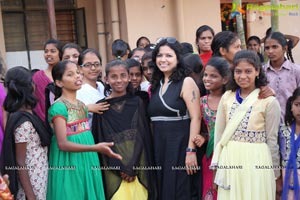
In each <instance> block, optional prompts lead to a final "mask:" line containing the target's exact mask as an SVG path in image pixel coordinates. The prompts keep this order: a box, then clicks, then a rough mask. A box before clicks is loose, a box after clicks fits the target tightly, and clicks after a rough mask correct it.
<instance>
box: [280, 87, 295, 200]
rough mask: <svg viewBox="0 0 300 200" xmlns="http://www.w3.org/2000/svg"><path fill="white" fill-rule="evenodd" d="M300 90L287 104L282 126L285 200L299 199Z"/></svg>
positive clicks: (281, 139)
mask: <svg viewBox="0 0 300 200" xmlns="http://www.w3.org/2000/svg"><path fill="white" fill-rule="evenodd" d="M299 133H300V88H299V87H298V88H297V89H296V90H295V91H294V92H293V95H292V96H291V97H289V98H288V100H287V103H286V112H285V124H284V125H281V126H280V131H279V134H280V135H279V136H280V151H281V156H282V166H283V167H284V169H283V170H282V174H283V192H282V199H283V200H287V199H289V200H296V199H299V198H300V197H299V181H300V169H299V168H300V156H299V155H300V137H299Z"/></svg>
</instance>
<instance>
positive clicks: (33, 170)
mask: <svg viewBox="0 0 300 200" xmlns="http://www.w3.org/2000/svg"><path fill="white" fill-rule="evenodd" d="M15 143H27V145H26V158H25V164H26V166H27V167H28V175H29V179H30V183H31V185H32V189H33V192H34V194H35V196H36V199H40V200H43V199H46V189H47V177H48V156H47V152H48V148H47V147H42V146H41V140H40V137H39V135H38V133H37V132H36V130H35V128H34V127H33V125H32V123H31V122H29V121H26V122H24V123H23V124H21V125H20V126H19V127H18V128H17V129H16V130H15ZM16 199H20V200H25V199H26V196H25V192H24V190H23V188H22V186H21V184H20V182H19V189H18V193H17V198H16Z"/></svg>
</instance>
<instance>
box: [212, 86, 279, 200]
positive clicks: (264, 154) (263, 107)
mask: <svg viewBox="0 0 300 200" xmlns="http://www.w3.org/2000/svg"><path fill="white" fill-rule="evenodd" d="M257 94H258V93H257ZM240 106H242V105H241V104H240V103H239V102H238V100H237V98H236V93H235V92H232V91H227V92H226V93H225V94H224V95H223V96H222V98H221V100H220V103H219V106H218V113H217V118H216V126H215V127H216V128H215V145H216V144H217V146H218V145H219V144H220V143H219V141H220V138H221V137H222V138H223V137H226V136H225V134H224V135H222V134H223V132H224V130H225V127H226V125H227V124H228V123H230V121H231V119H232V118H234V116H235V115H238V114H239V113H237V112H236V111H237V110H238V109H239V107H240ZM245 108H246V109H245V110H244V113H245V115H243V117H242V118H241V119H242V120H241V121H240V122H239V123H238V124H237V129H236V130H235V131H234V132H233V134H232V135H231V137H230V139H229V141H228V143H226V144H224V145H222V146H223V148H222V151H221V153H220V154H219V161H218V163H217V164H218V165H217V173H216V177H215V180H214V182H215V183H216V184H218V186H219V187H218V199H220V200H223V199H226V200H227V199H228V200H241V199H243V200H248V199H249V200H257V199H264V200H274V199H275V188H276V186H275V176H276V177H278V176H279V175H280V174H279V171H278V167H279V151H278V145H277V137H278V128H279V122H280V106H279V103H278V101H277V100H276V99H275V97H268V98H266V99H257V97H256V100H254V103H253V104H251V106H245ZM243 109H244V108H243ZM215 147H216V146H215ZM216 151H217V149H216V148H215V154H214V157H215V156H216V155H217V153H216ZM214 157H213V160H214ZM212 165H213V164H212ZM276 169H277V170H276Z"/></svg>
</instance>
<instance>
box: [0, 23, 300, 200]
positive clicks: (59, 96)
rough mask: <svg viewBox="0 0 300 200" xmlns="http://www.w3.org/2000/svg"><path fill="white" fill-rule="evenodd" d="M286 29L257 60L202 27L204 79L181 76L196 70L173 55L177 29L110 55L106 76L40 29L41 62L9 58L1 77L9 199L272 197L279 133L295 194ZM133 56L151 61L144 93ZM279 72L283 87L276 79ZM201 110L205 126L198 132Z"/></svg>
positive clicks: (91, 53)
mask: <svg viewBox="0 0 300 200" xmlns="http://www.w3.org/2000/svg"><path fill="white" fill-rule="evenodd" d="M284 41H285V38H284V36H283V35H282V34H280V33H276V32H275V33H272V34H270V35H268V36H267V37H266V39H265V48H266V50H265V51H266V54H267V56H268V57H269V60H270V61H269V62H268V63H267V65H265V66H264V67H262V64H261V60H260V58H259V56H258V55H257V52H254V51H246V50H243V51H241V49H240V44H241V43H240V40H239V39H238V37H237V36H236V35H235V34H233V33H231V32H226V31H225V32H222V33H218V34H216V35H214V32H213V30H212V29H211V28H210V27H208V26H204V27H200V28H199V29H198V30H197V33H196V43H197V45H198V47H199V49H198V50H199V54H200V57H201V56H202V57H203V56H204V57H203V59H207V61H205V62H206V64H205V66H204V67H203V70H202V71H203V77H202V81H203V85H201V83H198V84H196V83H195V81H194V80H193V79H192V78H191V77H189V76H193V75H192V72H191V71H193V72H194V73H195V72H198V71H197V69H196V70H195V69H194V68H193V67H191V68H188V67H186V65H185V63H188V62H191V58H192V56H189V57H186V58H183V57H182V55H181V46H180V43H179V42H178V41H177V40H176V39H175V38H162V39H161V40H160V41H159V43H158V44H157V45H156V46H155V48H154V50H153V52H152V58H151V61H152V62H150V63H149V62H147V64H144V62H146V60H147V58H146V57H144V56H139V57H138V59H136V60H135V59H131V60H130V59H129V60H126V61H122V60H121V56H120V59H117V60H113V61H111V62H109V63H108V64H107V65H106V67H105V74H106V76H105V78H104V79H103V80H104V82H105V83H104V85H105V87H104V85H103V83H102V82H100V81H98V77H99V76H101V70H102V60H101V57H100V55H99V54H98V53H97V52H96V51H95V50H93V49H87V50H85V51H83V52H81V50H80V49H79V48H77V46H76V45H74V44H68V45H65V46H64V47H63V48H62V50H63V51H60V49H61V48H60V44H59V42H58V41H55V40H49V41H47V43H46V45H45V60H46V62H47V63H48V68H47V69H46V70H44V71H43V70H41V71H38V72H36V73H35V74H34V75H33V77H32V78H31V74H30V72H29V71H28V70H27V69H25V68H23V67H15V68H12V69H10V70H9V71H8V72H7V74H6V77H5V82H4V85H5V86H6V87H7V97H6V99H5V101H4V108H5V110H6V111H8V112H9V113H10V114H9V116H8V123H7V124H6V129H5V132H6V134H5V138H4V141H6V142H5V143H4V144H5V145H4V146H3V151H2V155H1V165H2V173H7V174H9V176H10V181H11V183H10V188H11V190H12V193H13V194H15V195H16V197H17V198H18V199H25V198H27V199H46V198H47V199H105V198H108V199H200V198H204V199H208V198H213V199H216V198H217V197H218V198H219V199H275V197H276V193H275V192H276V190H277V191H279V188H280V181H281V179H280V178H279V177H280V170H279V169H280V164H279V160H280V157H279V146H278V142H277V140H278V133H279V136H280V137H279V138H280V145H281V149H280V151H281V155H282V164H283V166H284V167H285V168H284V170H283V173H282V174H283V178H282V180H283V193H282V194H283V195H282V197H283V198H284V199H287V198H288V197H289V198H294V199H299V178H300V175H299V174H300V173H299V170H298V168H299V165H300V164H299V159H298V154H297V152H298V151H299V149H300V142H299V141H300V139H299V138H298V137H297V136H298V134H299V132H300V118H299V116H300V100H299V98H300V92H299V87H300V83H299V82H300V78H299V77H298V76H299V75H298V74H300V73H298V71H299V66H297V65H294V64H292V63H290V62H289V61H287V60H286V59H285V58H284V53H285V52H286V45H287V44H286V43H285V42H284ZM118 42H120V41H117V42H116V44H118ZM121 43H122V42H121ZM117 46H118V45H117ZM125 46H126V52H125V54H124V55H127V53H128V52H127V50H128V46H127V45H124V47H125ZM210 46H211V48H209V47H210ZM276 46H277V47H278V48H279V50H280V51H279V52H277V53H276V52H274V50H273V51H272V49H273V48H275V47H276ZM138 50H139V49H137V51H138ZM202 57H201V58H202ZM117 58H118V57H117ZM148 58H149V57H148ZM61 59H62V61H60V60H61ZM137 60H138V61H137ZM139 61H140V62H141V63H142V65H143V67H150V66H151V68H152V70H151V79H149V80H150V81H151V87H150V88H149V93H150V94H151V95H150V100H149V97H148V94H147V93H146V94H145V92H144V93H142V92H141V91H140V90H141V82H142V81H143V77H142V75H143V73H144V74H146V73H145V71H143V70H142V67H141V63H140V62H139ZM78 65H79V66H80V68H79V67H78ZM194 65H199V66H202V65H201V62H200V63H199V62H198V60H196V63H195V64H194ZM191 69H192V70H191ZM285 69H289V71H288V72H289V74H287V73H288V72H287V71H284V70H285ZM273 71H275V72H277V74H279V75H278V77H275V76H274V75H273V74H271V73H272V72H273ZM194 75H195V74H194ZM267 77H268V79H269V81H270V83H269V84H268V80H267ZM272 77H275V78H273V79H272ZM194 78H195V79H196V80H197V79H199V77H194ZM287 78H288V79H289V82H290V83H291V84H289V88H288V89H286V91H279V90H278V88H279V87H278V84H280V83H282V81H287V80H286V79H287ZM278 80H279V81H278ZM281 80H282V81H281ZM274 81H275V82H274ZM51 83H52V86H51ZM49 84H50V86H49ZM274 85H275V86H274ZM203 86H204V90H206V93H207V94H206V95H203V94H202V95H203V96H202V97H201V98H200V92H199V88H200V89H201V87H203ZM46 87H47V88H48V89H49V91H50V92H49V93H47V94H46V95H45V88H46ZM271 88H272V89H271ZM202 89H203V88H202ZM226 89H228V91H226ZM293 91H294V92H293ZM283 92H284V93H283ZM275 93H276V98H275V97H274V95H275ZM137 96H140V97H143V98H142V99H140V98H139V97H137ZM280 96H283V98H280ZM36 97H39V101H37V99H36ZM42 97H43V98H42ZM288 97H290V98H288ZM46 99H47V100H48V101H47V100H46ZM78 99H79V100H78ZM283 99H284V100H285V102H287V106H286V108H285V107H284V106H283V104H282V102H284V100H283ZM45 102H48V103H46V104H45ZM199 102H200V103H199ZM50 105H51V106H50ZM48 106H50V107H49V109H48ZM280 106H281V108H280ZM145 108H147V110H146V109H145ZM280 109H281V111H282V109H284V110H285V111H286V112H285V113H284V112H283V113H282V114H280ZM46 110H47V111H48V112H46ZM146 111H147V112H146ZM148 116H149V117H150V120H151V122H152V133H150V125H149V120H148V118H147V117H148ZM201 117H202V122H203V123H204V125H205V126H206V128H207V133H206V134H204V129H201V134H199V133H200V127H201ZM283 118H284V120H282V119H283ZM43 121H44V122H45V123H44V122H43ZM46 124H48V125H49V126H50V127H51V129H52V132H51V133H48V131H47V128H46ZM276 124H278V126H276ZM279 125H280V126H279ZM202 127H203V126H202ZM47 146H49V161H48V148H47ZM201 147H202V148H205V154H204V155H203V156H202V154H201V153H200V152H201V150H200V148H201ZM8 152H13V154H11V153H8ZM97 153H100V154H97ZM15 166H18V167H19V168H22V169H24V170H11V169H10V168H11V167H15ZM199 166H202V176H203V177H202V180H201V174H200V171H199V170H198V169H199ZM101 169H102V170H101ZM211 169H213V170H211ZM17 172H18V173H17ZM214 183H215V184H214ZM201 194H202V196H201Z"/></svg>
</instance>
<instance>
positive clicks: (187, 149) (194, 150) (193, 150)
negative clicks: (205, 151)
mask: <svg viewBox="0 0 300 200" xmlns="http://www.w3.org/2000/svg"><path fill="white" fill-rule="evenodd" d="M185 151H186V152H197V149H192V148H186V150H185Z"/></svg>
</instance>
